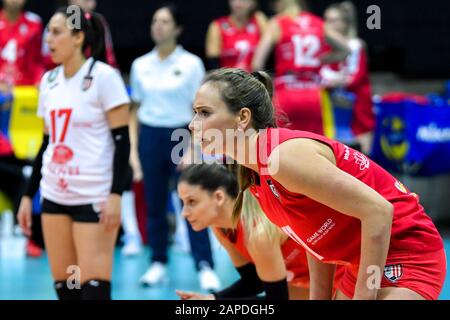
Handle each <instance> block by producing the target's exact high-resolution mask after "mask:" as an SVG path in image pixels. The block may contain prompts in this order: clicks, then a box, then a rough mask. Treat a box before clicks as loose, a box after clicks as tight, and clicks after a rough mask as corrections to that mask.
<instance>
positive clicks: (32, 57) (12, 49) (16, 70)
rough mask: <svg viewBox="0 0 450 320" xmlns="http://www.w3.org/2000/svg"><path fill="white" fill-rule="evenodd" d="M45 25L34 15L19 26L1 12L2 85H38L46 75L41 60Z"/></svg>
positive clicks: (25, 16)
mask: <svg viewBox="0 0 450 320" xmlns="http://www.w3.org/2000/svg"><path fill="white" fill-rule="evenodd" d="M41 44H42V22H41V19H40V18H39V16H37V15H36V14H34V13H31V12H24V13H22V14H20V16H19V18H18V19H17V20H16V21H15V22H10V21H9V20H8V19H7V18H6V14H5V12H4V11H3V10H1V11H0V81H4V82H7V83H8V84H9V85H11V86H14V85H16V86H23V85H37V84H38V83H39V81H40V80H41V77H42V74H43V73H44V67H43V62H42V56H41Z"/></svg>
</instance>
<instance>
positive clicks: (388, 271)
mask: <svg viewBox="0 0 450 320" xmlns="http://www.w3.org/2000/svg"><path fill="white" fill-rule="evenodd" d="M402 275H403V266H402V265H401V264H392V265H388V266H385V267H384V276H385V277H386V279H388V280H389V281H391V282H396V281H397V280H399V279H400V278H401V277H402Z"/></svg>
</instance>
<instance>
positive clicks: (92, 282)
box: [18, 8, 130, 300]
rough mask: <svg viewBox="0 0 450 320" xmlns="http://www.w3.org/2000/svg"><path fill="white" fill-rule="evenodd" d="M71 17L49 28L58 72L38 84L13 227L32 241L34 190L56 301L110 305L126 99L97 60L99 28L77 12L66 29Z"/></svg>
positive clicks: (63, 15) (124, 162)
mask: <svg viewBox="0 0 450 320" xmlns="http://www.w3.org/2000/svg"><path fill="white" fill-rule="evenodd" d="M71 14H77V13H76V12H75V13H68V11H67V9H66V8H63V9H60V10H58V11H57V12H56V13H55V14H54V15H53V17H52V18H51V20H50V22H49V25H48V29H49V34H48V38H47V43H48V45H49V48H50V52H51V58H52V60H53V62H54V63H55V64H58V65H59V66H58V67H56V68H55V69H53V70H52V71H49V72H47V73H46V74H45V75H44V77H43V78H42V80H41V85H40V96H39V108H38V114H39V116H41V117H42V118H44V120H45V132H44V142H43V144H42V147H41V150H40V152H39V155H38V157H37V159H36V161H35V163H34V167H33V174H32V177H31V179H30V183H29V185H28V188H27V190H26V193H25V195H24V197H23V198H22V201H21V205H20V209H19V213H18V220H19V223H20V225H21V227H22V229H23V231H24V233H25V234H30V227H31V198H32V196H33V194H34V193H35V192H36V190H37V189H38V187H39V184H40V187H41V192H42V196H43V203H42V211H43V215H42V225H43V232H44V239H45V244H46V248H47V250H48V256H49V261H50V267H51V272H52V276H53V278H54V280H55V290H56V293H57V296H58V298H59V299H61V300H79V299H82V300H90V299H100V300H109V299H111V283H110V281H111V273H112V261H113V259H112V258H113V250H114V245H115V241H116V237H117V233H118V229H119V225H120V215H121V193H122V191H123V187H124V181H125V175H126V172H127V167H128V159H129V152H130V143H129V135H128V109H129V98H128V95H127V92H126V89H125V85H124V83H123V81H122V79H121V77H120V75H119V74H118V72H117V71H116V70H114V69H113V68H112V67H110V66H108V65H107V64H105V63H103V62H101V61H99V60H103V59H104V58H105V48H104V45H103V44H104V41H102V39H103V38H104V34H103V28H102V24H101V21H100V20H99V19H98V17H97V16H96V14H93V13H91V14H90V15H85V14H84V12H83V11H81V10H80V14H79V15H78V16H76V17H75V18H76V19H79V25H78V26H77V24H76V23H74V24H73V25H71V24H70V22H73V21H76V19H75V20H74V19H73V16H71ZM87 51H88V52H91V57H86V56H84V54H83V53H84V52H87ZM41 173H42V175H41ZM69 276H70V279H71V280H75V281H68V279H69Z"/></svg>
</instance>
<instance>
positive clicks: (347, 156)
mask: <svg viewBox="0 0 450 320" xmlns="http://www.w3.org/2000/svg"><path fill="white" fill-rule="evenodd" d="M344 148H345V152H344V160H348V159H350V148H349V147H347V146H346V145H344Z"/></svg>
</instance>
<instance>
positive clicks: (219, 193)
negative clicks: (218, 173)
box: [213, 189, 225, 206]
mask: <svg viewBox="0 0 450 320" xmlns="http://www.w3.org/2000/svg"><path fill="white" fill-rule="evenodd" d="M213 197H214V200H215V201H216V203H217V205H218V206H223V204H224V203H225V191H224V190H223V189H218V190H216V191H214V194H213Z"/></svg>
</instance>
